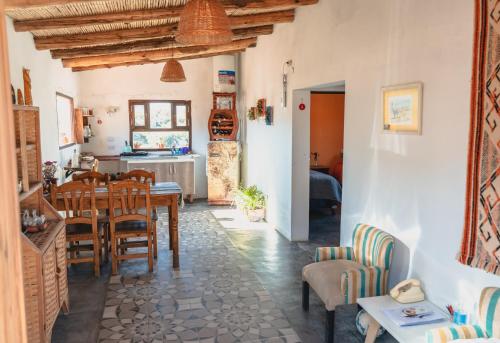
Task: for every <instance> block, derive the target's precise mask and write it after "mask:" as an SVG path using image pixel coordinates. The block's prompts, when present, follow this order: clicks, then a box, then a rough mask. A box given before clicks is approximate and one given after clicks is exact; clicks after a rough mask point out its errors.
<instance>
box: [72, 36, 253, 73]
mask: <svg viewBox="0 0 500 343" xmlns="http://www.w3.org/2000/svg"><path fill="white" fill-rule="evenodd" d="M255 44H257V38H247V39H240V40H236V41H233V42H231V43H229V44H223V45H216V46H189V47H178V48H170V49H160V50H148V51H136V52H130V53H120V54H110V55H102V56H90V57H77V58H66V59H63V60H62V63H63V66H64V67H68V68H77V67H88V66H96V65H101V64H103V65H111V64H118V63H127V62H128V63H131V62H143V63H149V62H154V61H164V60H167V59H169V58H177V59H181V58H185V57H192V56H198V55H200V54H212V53H224V52H227V51H233V50H241V49H246V48H248V47H250V46H252V45H255Z"/></svg>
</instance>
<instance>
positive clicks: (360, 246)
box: [352, 224, 394, 269]
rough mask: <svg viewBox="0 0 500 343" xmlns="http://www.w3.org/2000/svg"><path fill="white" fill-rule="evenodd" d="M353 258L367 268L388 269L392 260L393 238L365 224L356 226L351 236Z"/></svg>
mask: <svg viewBox="0 0 500 343" xmlns="http://www.w3.org/2000/svg"><path fill="white" fill-rule="evenodd" d="M352 246H353V249H354V258H355V260H356V261H357V262H358V263H361V264H363V265H365V266H367V267H370V266H377V267H381V268H384V269H389V268H390V266H391V260H392V250H393V247H394V238H393V237H392V236H391V235H389V234H388V233H385V232H384V231H382V230H380V229H377V228H376V227H373V226H369V225H366V224H358V225H356V228H355V229H354V232H353V235H352Z"/></svg>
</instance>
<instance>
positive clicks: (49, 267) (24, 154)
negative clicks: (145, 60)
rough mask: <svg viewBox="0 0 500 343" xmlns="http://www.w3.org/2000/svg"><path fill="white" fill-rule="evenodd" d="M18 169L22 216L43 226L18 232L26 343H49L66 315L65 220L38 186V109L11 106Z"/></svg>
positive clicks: (40, 162)
mask: <svg viewBox="0 0 500 343" xmlns="http://www.w3.org/2000/svg"><path fill="white" fill-rule="evenodd" d="M14 119H15V127H16V144H17V149H16V152H17V168H18V176H19V177H20V178H21V180H22V184H23V187H22V192H21V193H20V194H19V200H20V209H21V213H22V212H23V211H24V210H26V209H28V210H30V211H32V210H36V211H37V213H39V214H44V215H45V217H46V218H47V222H48V224H49V225H48V227H47V228H46V229H45V230H44V231H41V232H37V233H22V231H21V230H20V234H21V241H22V252H23V282H24V297H25V307H26V322H27V336H28V342H30V343H33V342H35V343H36V342H50V338H51V335H52V327H53V326H54V323H55V321H56V318H57V315H58V314H59V310H60V309H61V307H62V308H63V310H65V311H67V310H68V306H69V302H68V279H67V274H66V231H65V224H64V219H63V218H62V217H61V216H60V215H59V213H58V212H57V211H56V210H55V209H54V208H53V207H52V206H51V205H50V204H49V203H48V202H47V201H46V200H45V199H44V197H43V187H42V172H41V166H42V161H41V156H40V126H39V113H38V108H37V107H28V106H14Z"/></svg>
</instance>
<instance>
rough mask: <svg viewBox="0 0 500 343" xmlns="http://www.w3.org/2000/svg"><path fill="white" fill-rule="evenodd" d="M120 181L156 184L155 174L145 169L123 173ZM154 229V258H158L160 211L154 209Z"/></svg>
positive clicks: (119, 177) (152, 229)
mask: <svg viewBox="0 0 500 343" xmlns="http://www.w3.org/2000/svg"><path fill="white" fill-rule="evenodd" d="M117 179H118V180H136V181H139V182H141V183H151V184H152V185H154V184H156V180H155V172H150V171H147V170H144V169H134V170H131V171H129V172H127V173H121V174H120V175H119V176H118V177H117ZM151 220H152V228H151V232H152V234H153V256H154V258H158V240H157V226H158V225H157V223H158V209H157V208H156V207H153V213H152V215H151Z"/></svg>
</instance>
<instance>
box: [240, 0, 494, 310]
mask: <svg viewBox="0 0 500 343" xmlns="http://www.w3.org/2000/svg"><path fill="white" fill-rule="evenodd" d="M473 11H474V6H473V2H472V1H470V0H440V1H435V0H379V1H366V0H322V1H320V2H319V3H318V4H317V5H315V6H307V7H303V8H300V9H299V10H298V11H297V15H296V19H295V22H294V23H293V24H283V25H278V26H277V27H276V29H275V33H274V34H273V35H272V36H264V37H260V38H259V41H258V45H257V48H254V49H248V50H247V52H245V53H244V54H243V55H242V58H241V64H240V66H239V67H240V72H241V75H240V78H241V86H240V101H243V102H244V105H242V106H245V108H248V107H250V106H255V105H254V104H255V102H256V101H257V99H258V98H261V97H265V98H267V101H268V103H269V104H270V105H272V106H274V109H275V111H274V113H275V124H274V126H265V124H264V123H263V122H256V121H253V122H247V132H246V147H247V149H246V152H245V154H246V158H245V161H246V169H247V170H246V171H245V175H246V182H247V183H248V184H257V185H258V186H259V187H260V188H261V189H262V190H263V191H264V192H266V193H267V194H268V195H269V204H268V207H269V209H268V210H269V215H268V220H269V221H270V222H271V223H272V224H274V225H276V227H277V229H278V230H279V231H280V232H281V233H282V234H283V235H285V236H286V237H288V238H292V239H293V238H295V237H294V235H293V232H296V231H297V230H298V231H300V228H296V227H294V226H293V224H292V218H293V214H292V213H293V210H292V208H293V207H292V194H291V190H292V189H293V188H294V186H295V185H292V183H294V182H295V181H294V179H293V178H292V177H295V176H293V175H292V165H296V164H299V165H307V159H308V156H302V157H301V158H302V160H294V159H295V158H300V154H293V155H292V147H295V146H297V144H300V132H303V137H302V139H303V142H305V141H306V140H308V139H309V136H308V135H309V133H308V132H309V131H308V128H307V125H308V124H307V123H308V122H307V120H306V121H304V119H303V118H294V117H293V116H300V115H304V114H303V113H302V112H299V113H297V111H294V113H292V108H291V106H289V107H288V108H287V109H283V108H281V106H280V99H281V70H282V65H283V63H284V62H285V61H286V60H288V59H293V61H294V65H295V73H294V74H292V75H290V78H289V82H290V87H289V95H290V102H289V104H291V94H292V90H294V89H303V88H308V87H313V86H315V85H320V84H327V83H331V82H337V81H342V80H345V84H346V107H345V109H346V113H345V142H344V191H343V194H344V199H343V206H342V213H343V217H342V227H341V231H342V232H341V239H342V243H343V244H350V240H351V232H352V229H353V227H354V225H355V224H356V223H357V222H366V223H369V224H372V225H376V226H379V227H381V228H383V229H384V230H386V231H388V232H390V233H391V234H393V235H394V236H396V238H397V239H398V245H397V248H396V252H395V258H394V268H393V272H392V275H391V281H392V283H394V282H395V281H396V280H399V279H403V278H406V276H407V274H409V275H411V276H414V277H418V278H420V279H422V280H423V282H424V284H425V288H426V291H427V294H428V295H429V296H430V298H431V299H432V300H435V301H437V302H438V303H439V304H440V305H443V304H445V303H457V302H458V301H462V302H464V303H465V305H469V306H471V303H472V302H474V301H475V300H477V299H478V296H479V292H480V290H481V288H482V287H484V286H487V285H499V284H500V278H499V277H497V276H493V275H491V274H486V273H485V272H483V271H480V270H476V269H472V268H468V267H465V266H462V265H460V264H459V263H458V262H456V260H455V256H456V254H457V252H458V250H459V246H460V240H461V233H462V225H463V214H464V198H465V174H466V158H467V137H468V118H469V102H470V101H469V99H470V78H471V62H472V39H473V38H472V37H473ZM413 81H422V82H423V83H424V106H423V108H424V110H423V111H424V112H423V134H422V136H410V135H384V134H382V133H381V130H380V127H381V123H380V88H381V87H382V86H385V85H393V84H400V83H407V82H413ZM297 123H303V124H304V126H303V127H295V126H294V125H296V124H297ZM297 125H298V124H297ZM292 134H293V136H292ZM292 137H299V141H295V142H294V141H293V139H292ZM304 144H305V143H304ZM299 196H300V194H299ZM302 196H304V197H307V196H308V194H307V193H306V194H303V195H302ZM294 202H296V201H295V200H294ZM297 203H298V202H297ZM299 219H300V218H299ZM301 220H302V221H303V218H302V219H301ZM301 220H297V221H295V220H294V222H297V223H300V222H301Z"/></svg>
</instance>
